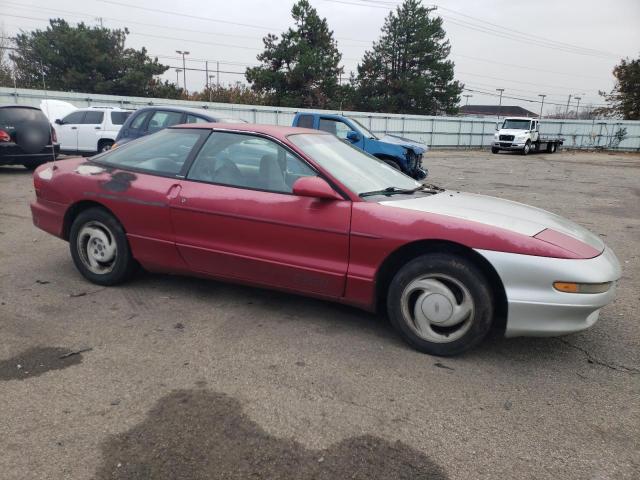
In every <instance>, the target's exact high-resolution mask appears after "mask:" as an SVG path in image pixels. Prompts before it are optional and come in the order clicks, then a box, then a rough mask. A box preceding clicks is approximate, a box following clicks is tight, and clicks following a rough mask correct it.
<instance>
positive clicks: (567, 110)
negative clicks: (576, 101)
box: [564, 94, 571, 118]
mask: <svg viewBox="0 0 640 480" xmlns="http://www.w3.org/2000/svg"><path fill="white" fill-rule="evenodd" d="M570 101H571V94H569V100H567V109H566V110H565V112H564V118H567V117H568V116H569V102H570Z"/></svg>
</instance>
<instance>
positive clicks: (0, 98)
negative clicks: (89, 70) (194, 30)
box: [0, 88, 640, 151]
mask: <svg viewBox="0 0 640 480" xmlns="http://www.w3.org/2000/svg"><path fill="white" fill-rule="evenodd" d="M45 99H48V100H61V101H65V102H69V103H71V104H73V105H75V106H76V107H79V108H82V107H89V106H118V107H122V108H130V109H136V108H140V107H144V106H149V105H182V106H188V107H194V108H206V109H208V110H211V111H213V112H218V113H220V114H222V115H223V116H227V117H232V118H240V119H242V120H246V121H247V122H251V123H262V124H269V125H291V122H292V121H293V117H294V116H295V114H296V113H297V112H301V111H306V110H305V109H295V108H286V107H269V106H258V105H236V104H228V103H210V102H194V101H187V100H170V99H162V98H144V97H124V96H115V95H98V94H86V93H74V92H55V91H45V90H31V89H20V88H18V89H13V88H0V104H21V105H32V106H36V107H37V106H39V105H40V102H41V101H42V100H45ZM309 111H312V110H309ZM326 112H327V113H341V114H344V115H348V116H350V117H352V118H355V119H357V120H358V121H360V122H361V123H362V124H363V125H365V126H367V127H369V129H370V130H371V131H372V132H373V133H376V134H384V133H387V134H390V135H397V136H400V137H407V138H410V139H412V140H417V141H420V142H423V143H425V144H427V145H429V146H430V147H432V148H483V147H488V146H489V145H490V143H491V141H492V140H493V134H494V132H495V128H496V122H497V118H495V117H472V116H457V117H441V116H422V115H401V114H384V113H366V112H338V111H331V110H327V111H326ZM540 130H541V133H542V134H545V135H560V136H562V137H564V138H565V143H564V146H565V148H572V149H604V150H621V151H640V121H625V120H615V119H607V120H572V119H563V120H551V119H548V120H547V119H543V120H542V121H541V123H540Z"/></svg>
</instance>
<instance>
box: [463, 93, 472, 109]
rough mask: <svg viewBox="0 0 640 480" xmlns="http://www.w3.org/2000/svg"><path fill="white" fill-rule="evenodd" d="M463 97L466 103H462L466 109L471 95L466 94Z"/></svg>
mask: <svg viewBox="0 0 640 480" xmlns="http://www.w3.org/2000/svg"><path fill="white" fill-rule="evenodd" d="M463 97H464V98H466V99H467V101H466V102H465V103H464V106H465V107H466V106H467V105H469V97H473V95H469V94H466V95H463Z"/></svg>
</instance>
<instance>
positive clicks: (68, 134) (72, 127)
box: [56, 107, 131, 153]
mask: <svg viewBox="0 0 640 480" xmlns="http://www.w3.org/2000/svg"><path fill="white" fill-rule="evenodd" d="M129 115H131V110H124V109H122V108H117V107H88V108H81V109H78V110H75V111H73V112H72V113H70V114H68V115H67V116H65V117H64V118H62V119H59V118H58V119H56V124H57V125H58V126H57V127H56V132H57V133H58V141H59V142H60V151H61V152H63V153H96V152H97V153H100V152H104V151H106V150H109V149H110V148H111V146H112V145H113V143H114V142H115V140H116V136H117V135H118V132H119V131H120V128H121V127H122V124H123V123H124V122H125V120H126V119H127V117H128V116H129Z"/></svg>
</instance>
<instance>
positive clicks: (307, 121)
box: [297, 115, 313, 128]
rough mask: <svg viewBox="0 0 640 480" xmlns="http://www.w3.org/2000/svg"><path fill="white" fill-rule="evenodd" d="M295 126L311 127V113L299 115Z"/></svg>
mask: <svg viewBox="0 0 640 480" xmlns="http://www.w3.org/2000/svg"><path fill="white" fill-rule="evenodd" d="M297 126H298V127H300V128H313V115H300V116H299V117H298V125H297Z"/></svg>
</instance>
